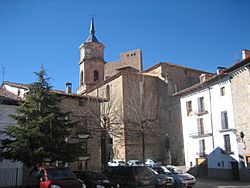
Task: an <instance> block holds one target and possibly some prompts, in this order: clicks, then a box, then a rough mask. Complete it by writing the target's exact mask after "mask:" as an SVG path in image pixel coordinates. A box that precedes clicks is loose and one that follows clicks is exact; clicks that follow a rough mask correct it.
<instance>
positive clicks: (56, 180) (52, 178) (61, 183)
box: [27, 166, 86, 188]
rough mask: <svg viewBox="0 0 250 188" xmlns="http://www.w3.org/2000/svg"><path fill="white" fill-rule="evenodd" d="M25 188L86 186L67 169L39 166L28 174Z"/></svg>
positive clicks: (77, 187) (81, 187) (82, 187)
mask: <svg viewBox="0 0 250 188" xmlns="http://www.w3.org/2000/svg"><path fill="white" fill-rule="evenodd" d="M27 188H86V185H85V183H84V182H83V181H81V180H79V179H77V178H76V176H75V175H74V174H73V172H72V171H71V170H70V169H69V168H67V167H57V166H41V167H39V168H35V169H33V170H32V171H31V172H30V174H29V177H28V180H27Z"/></svg>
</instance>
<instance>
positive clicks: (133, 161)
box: [127, 160, 143, 166]
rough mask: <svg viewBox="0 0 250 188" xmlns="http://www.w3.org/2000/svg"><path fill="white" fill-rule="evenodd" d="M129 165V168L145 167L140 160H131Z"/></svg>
mask: <svg viewBox="0 0 250 188" xmlns="http://www.w3.org/2000/svg"><path fill="white" fill-rule="evenodd" d="M127 164H128V166H143V163H142V162H141V161H139V160H129V161H128V162H127Z"/></svg>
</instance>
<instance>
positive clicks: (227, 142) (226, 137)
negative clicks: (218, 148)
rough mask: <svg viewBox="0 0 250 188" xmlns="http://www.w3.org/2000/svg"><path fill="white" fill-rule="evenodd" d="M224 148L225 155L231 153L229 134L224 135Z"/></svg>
mask: <svg viewBox="0 0 250 188" xmlns="http://www.w3.org/2000/svg"><path fill="white" fill-rule="evenodd" d="M224 147H225V151H226V152H227V153H231V144H230V136H229V134H226V135H224Z"/></svg>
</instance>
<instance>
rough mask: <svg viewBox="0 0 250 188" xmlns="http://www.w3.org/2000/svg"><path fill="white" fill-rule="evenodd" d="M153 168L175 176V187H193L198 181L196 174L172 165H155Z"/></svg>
mask: <svg viewBox="0 0 250 188" xmlns="http://www.w3.org/2000/svg"><path fill="white" fill-rule="evenodd" d="M153 169H154V170H156V171H157V172H158V173H159V174H166V175H167V176H171V177H172V178H174V181H175V187H189V188H191V187H192V186H194V185H195V183H196V179H195V177H194V176H192V175H191V174H188V173H186V172H183V171H182V170H180V169H178V168H177V167H175V166H172V165H168V166H160V167H154V168H153Z"/></svg>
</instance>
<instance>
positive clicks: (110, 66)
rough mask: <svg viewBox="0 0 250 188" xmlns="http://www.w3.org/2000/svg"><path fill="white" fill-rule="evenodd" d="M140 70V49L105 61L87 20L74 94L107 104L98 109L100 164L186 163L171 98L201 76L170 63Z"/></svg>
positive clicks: (177, 108) (175, 100)
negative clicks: (102, 140)
mask: <svg viewBox="0 0 250 188" xmlns="http://www.w3.org/2000/svg"><path fill="white" fill-rule="evenodd" d="M142 67H143V65H142V51H141V50H140V49H136V50H131V51H128V52H124V53H121V54H120V59H119V60H117V61H116V62H106V61H105V60H104V45H103V44H102V43H101V42H100V41H99V40H98V39H97V37H96V35H95V28H94V20H93V18H92V19H91V24H90V32H89V36H88V38H87V40H86V41H85V42H84V43H83V44H82V45H81V46H80V61H79V70H80V71H79V87H78V90H77V94H78V95H81V96H92V97H100V98H103V99H105V100H106V102H103V103H102V104H101V105H100V106H101V109H100V117H101V118H100V119H101V127H103V128H104V129H105V134H104V138H105V140H107V142H106V141H105V143H107V144H106V146H105V148H104V149H103V150H104V151H105V153H104V154H103V155H102V156H104V157H103V159H102V161H103V162H106V161H108V160H112V159H122V160H124V161H128V160H131V159H139V160H141V161H145V160H146V159H147V158H150V159H153V160H156V161H161V162H162V163H165V164H174V165H184V164H185V162H184V156H185V155H184V146H183V135H182V126H181V112H180V102H179V98H178V97H176V96H174V95H173V94H174V93H176V92H178V91H181V90H183V89H185V88H188V87H190V86H192V85H194V84H196V83H199V77H200V75H201V74H203V73H205V72H204V71H200V70H195V69H192V68H187V67H183V66H179V65H175V64H172V63H168V62H160V63H158V64H156V65H155V66H153V67H151V68H149V69H147V70H143V69H142ZM102 120H104V121H102Z"/></svg>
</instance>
